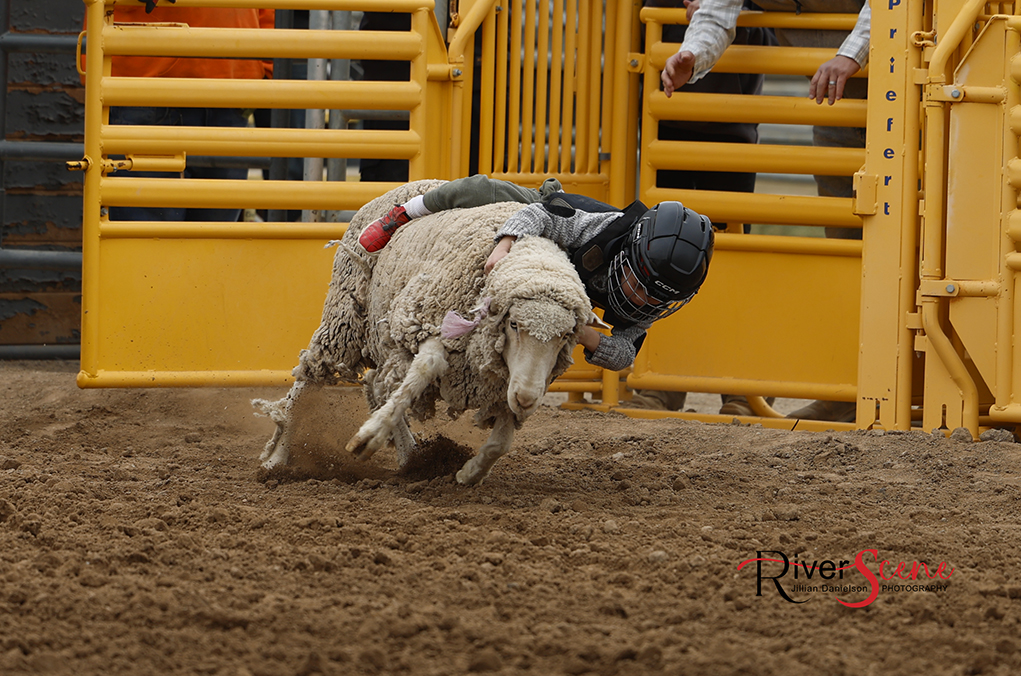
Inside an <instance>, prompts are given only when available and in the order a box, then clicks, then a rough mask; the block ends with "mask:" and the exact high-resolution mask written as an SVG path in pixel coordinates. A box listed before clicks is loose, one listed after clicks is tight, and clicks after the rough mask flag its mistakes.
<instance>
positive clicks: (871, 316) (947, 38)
mask: <svg viewBox="0 0 1021 676" xmlns="http://www.w3.org/2000/svg"><path fill="white" fill-rule="evenodd" d="M114 4H115V0H86V5H87V6H88V17H89V29H88V50H87V56H86V61H87V64H88V68H87V71H86V79H87V101H86V157H85V159H84V161H83V162H82V163H81V166H82V167H83V168H84V169H85V172H86V179H85V203H84V225H85V233H86V234H85V243H84V245H85V281H84V287H85V289H84V298H83V307H84V310H83V313H84V314H83V336H82V342H83V352H82V372H81V375H80V377H79V383H80V384H81V385H82V386H123V385H131V386H140V385H152V386H165V385H199V384H272V383H278V384H283V383H285V382H287V381H288V380H289V378H290V375H289V371H290V368H291V366H293V364H294V362H295V357H296V354H297V352H298V350H299V349H301V348H302V347H303V346H304V345H305V343H306V342H307V340H308V337H309V336H310V335H311V333H312V330H313V329H314V328H315V326H316V324H317V322H318V317H319V312H320V309H321V301H322V298H323V294H324V291H325V288H326V283H327V280H328V277H329V274H330V259H331V256H332V254H331V252H330V251H328V250H326V251H324V250H323V248H322V246H323V244H324V243H325V242H327V241H328V240H330V239H335V238H337V237H339V236H340V234H341V233H342V232H343V225H342V224H321V223H231V224H221V223H167V222H161V223H150V222H112V221H109V220H108V218H107V217H106V215H105V211H104V210H105V208H106V207H108V206H111V205H115V206H116V205H141V206H145V205H156V206H158V205H167V204H185V205H190V206H207V207H212V206H216V207H226V206H232V207H245V208H260V207H272V208H276V209H286V208H291V209H353V208H357V207H358V206H360V205H361V204H364V203H365V202H366V201H368V200H369V199H371V198H372V197H375V196H376V195H379V194H381V193H382V192H383V191H385V190H387V189H388V188H390V187H392V186H391V185H389V184H384V183H358V182H339V183H326V182H306V183H284V182H273V181H270V182H266V181H236V182H216V181H187V180H182V179H172V180H167V179H142V178H131V177H130V173H128V174H127V175H126V176H124V175H121V174H118V175H110V174H111V172H112V171H113V170H114V169H125V168H131V169H136V170H138V169H146V168H148V169H164V170H177V169H179V168H180V167H182V166H183V165H184V163H185V162H186V161H187V157H188V155H194V154H201V155H214V156H215V155H241V156H244V155H249V156H276V157H305V156H309V155H315V156H319V157H338V158H340V157H380V158H394V159H406V160H408V161H409V163H410V176H411V178H412V179H418V178H455V177H458V176H461V175H464V174H466V173H467V171H468V167H469V166H471V165H472V164H473V163H474V162H477V166H478V167H479V170H480V171H481V172H484V173H487V174H489V175H491V176H495V177H499V178H506V179H508V180H513V181H516V182H518V183H522V184H525V185H537V184H538V183H539V182H541V180H542V179H544V178H545V177H546V176H550V175H552V176H557V177H558V178H560V180H561V181H562V182H563V183H564V185H565V186H566V187H567V188H568V189H569V190H573V191H576V192H582V193H585V194H589V195H591V196H593V197H597V198H599V199H603V200H606V201H609V202H611V203H613V204H615V205H618V206H623V205H625V204H626V203H627V202H629V201H630V200H631V199H634V198H635V197H638V198H640V199H642V200H643V201H645V202H646V203H647V204H653V203H656V202H658V201H661V200H665V199H679V200H681V201H683V202H684V203H685V204H686V205H688V206H691V207H693V208H694V209H696V210H698V211H701V212H703V213H706V214H708V215H709V216H710V217H711V218H712V219H713V220H714V221H715V222H726V223H758V224H775V225H781V226H783V225H809V226H815V227H817V228H820V229H821V228H824V227H828V226H835V227H850V228H859V227H860V228H861V229H862V232H863V235H864V237H863V240H862V241H856V240H838V239H826V238H821V237H800V236H787V235H746V234H743V233H741V232H736V231H735V230H736V229H734V228H728V231H727V232H723V233H720V235H719V236H718V239H717V250H716V256H715V259H714V262H713V267H712V274H711V275H710V277H709V280H708V282H707V284H706V285H705V287H704V289H703V291H702V292H701V293H700V294H699V296H698V298H697V299H696V300H695V302H693V303H692V304H691V305H690V306H689V307H687V308H685V310H684V311H683V312H680V313H677V314H676V315H674V316H673V317H671V318H670V319H668V320H666V321H664V322H661V323H660V324H657V326H656V327H654V329H653V330H652V331H651V332H650V335H649V337H648V340H647V342H646V344H645V347H644V349H643V350H642V352H641V354H640V355H639V359H638V361H637V362H636V364H635V367H634V369H633V371H632V372H630V373H625V374H615V373H604V372H602V371H601V370H599V369H596V368H593V367H590V366H587V365H585V364H581V363H579V364H578V365H576V367H574V368H573V369H572V370H571V371H569V372H568V374H566V375H565V377H564V378H562V379H561V380H560V381H558V382H557V383H555V384H554V388H555V389H560V390H562V391H569V392H572V393H573V394H572V402H573V404H572V405H576V406H581V405H591V406H598V407H601V408H604V409H605V408H612V407H615V406H617V405H618V403H619V399H620V398H622V397H623V396H626V395H624V394H623V392H622V391H621V390H619V384H620V382H621V380H620V379H621V378H622V377H626V379H627V382H628V384H629V385H630V386H631V387H635V388H656V389H672V390H684V391H687V390H691V391H702V392H720V393H723V392H727V393H735V394H745V395H749V396H750V397H751V398H752V403H753V407H754V408H755V409H756V410H757V411H758V412H759V414H760V415H761V416H762V418H761V420H762V421H763V422H764V423H765V424H768V425H774V426H786V427H790V426H793V425H794V424H795V422H794V421H788V420H783V419H779V418H777V417H776V415H777V414H776V413H775V412H773V411H772V410H771V409H769V407H768V406H766V405H765V402H764V401H762V400H760V399H757V397H759V396H766V395H775V396H790V397H804V398H818V399H829V400H837V401H853V402H857V422H856V423H855V424H856V425H857V426H858V427H869V426H872V425H879V426H882V427H886V428H891V429H893V428H896V429H907V428H909V427H910V426H912V425H913V424H914V425H918V424H921V425H922V426H923V427H925V428H926V429H931V428H933V427H940V426H942V427H946V428H950V429H952V428H954V427H957V426H965V427H967V428H968V429H969V430H970V431H972V433H973V434H977V433H978V431H979V430H980V428H981V427H983V426H988V425H992V424H1008V425H1011V424H1015V423H1018V422H1021V401H1018V397H1017V395H1016V394H1015V392H1016V391H1018V386H1021V382H1019V381H1021V365H1019V364H1021V361H1019V360H1017V359H1015V358H1014V352H1015V349H1016V348H1015V341H1014V335H1015V333H1016V332H1017V328H1018V320H1017V316H1019V315H1018V313H1016V312H1015V304H1016V301H1015V300H1014V285H1015V274H1016V272H1017V270H1018V269H1021V262H1019V261H1021V253H1019V252H1018V245H1017V243H1018V241H1021V217H1019V216H1018V215H1017V214H1018V210H1017V204H1018V201H1017V199H1018V190H1019V188H1021V159H1018V154H1019V153H1018V134H1019V133H1021V122H1019V120H1021V113H1019V112H1018V110H1019V108H1018V103H1019V93H1018V80H1019V79H1021V66H1019V65H1018V64H1019V63H1021V60H1019V57H1018V49H1019V40H1018V32H1019V29H1021V18H1019V17H1018V16H1016V14H1015V12H1016V10H1015V8H1014V4H1013V3H994V4H989V3H984V2H981V1H980V0H968V1H961V0H955V1H949V0H948V1H945V2H936V3H926V2H923V1H918V0H890V1H889V2H885V3H881V4H878V5H876V6H874V7H872V12H873V20H872V21H873V29H872V49H871V64H872V69H871V72H870V73H868V76H869V97H868V102H866V101H864V100H850V99H845V100H843V101H840V102H838V104H837V105H834V106H832V107H830V106H818V105H816V104H815V103H814V102H813V101H810V100H807V99H800V98H792V97H777V96H754V97H743V98H742V99H740V100H735V99H734V98H732V97H726V96H720V95H711V94H695V93H687V92H683V91H682V92H678V93H677V94H675V95H674V97H672V98H670V99H667V98H666V97H665V96H664V95H663V93H662V92H661V91H659V73H660V70H661V69H662V67H663V64H664V62H665V60H666V58H667V57H668V56H669V55H670V53H671V52H672V51H674V50H675V49H676V45H672V44H668V43H664V42H662V39H661V37H662V26H663V25H665V24H670V23H683V22H684V21H685V19H684V11H683V10H668V9H641V8H640V7H639V6H638V5H637V4H636V3H634V2H627V1H626V0H606V2H602V3H599V4H595V3H592V2H590V1H586V0H552V1H551V2H542V3H540V2H528V1H525V0H511V1H510V2H507V3H496V2H495V1H494V0H476V1H475V2H465V3H461V4H460V5H459V6H458V8H457V9H458V11H457V12H456V13H454V14H453V15H452V17H451V19H452V21H451V26H450V27H449V28H447V31H446V33H445V32H444V30H443V29H441V27H440V26H438V25H437V23H436V20H435V17H434V15H433V12H432V2H431V0H358V1H356V0H304V1H303V2H291V1H290V0H267V1H266V2H258V1H257V0H178V3H177V4H178V6H183V7H188V6H192V7H200V6H201V7H206V6H208V7H241V6H244V7H276V8H281V9H283V8H299V7H300V8H305V9H307V8H312V9H340V10H387V11H398V12H404V13H408V14H410V15H411V17H412V21H411V30H410V31H406V32H404V33H387V34H373V33H371V32H361V33H360V32H356V31H346V32H341V33H339V34H338V33H324V32H320V31H286V30H280V31H240V30H238V31H226V30H225V29H202V28H198V27H188V26H181V25H175V26H169V25H157V26H142V25H131V26H118V25H114V24H113V23H112V20H111V10H112V8H113V6H114ZM854 19H855V17H854V16H852V15H819V14H816V15H811V14H803V15H800V16H799V15H795V14H785V13H781V12H762V13H746V14H744V15H743V16H742V19H741V22H742V23H743V24H745V25H765V26H782V27H787V28H816V29H818V28H825V29H847V28H850V27H851V26H852V25H853V23H854ZM642 24H644V25H645V29H646V36H645V43H644V47H642V46H641V45H640V42H639V34H640V30H639V29H640V26H641V25H642ZM476 35H478V39H477V40H476ZM227 38H229V39H227ZM125 54H140V55H146V54H152V55H157V54H158V55H172V56H173V55H176V56H186V55H190V56H209V57H233V58H271V57H283V56H287V57H291V58H312V57H320V58H323V57H327V58H333V57H335V58H341V57H343V58H354V57H357V58H379V59H391V60H403V61H407V62H408V63H410V65H411V68H410V71H411V75H410V77H409V79H408V80H407V81H404V82H328V83H324V82H293V81H257V82H242V81H194V80H189V81H175V80H172V79H167V78H162V79H160V80H138V79H129V78H116V77H111V76H110V66H109V63H110V62H109V59H110V58H111V57H112V56H114V55H125ZM832 56H833V53H832V51H831V50H813V49H799V48H791V47H750V46H735V47H732V48H731V49H730V50H728V52H727V53H726V54H725V55H724V58H723V59H722V60H721V61H720V63H719V64H718V65H717V69H718V70H723V71H730V72H741V71H748V70H754V71H757V72H764V73H777V74H786V75H801V76H810V75H811V74H812V73H813V72H814V71H815V69H816V68H817V66H818V65H819V64H820V63H821V62H823V61H825V60H827V59H829V58H830V57H832ZM749 64H753V65H749ZM863 75H864V74H863ZM473 91H476V92H477V93H478V103H477V104H473V96H472V92H473ZM640 92H641V94H640ZM141 105H173V106H185V105H192V106H223V107H227V106H233V107H246V108H252V107H268V108H296V109H302V108H326V109H336V108H340V109H344V108H370V109H371V108H376V109H391V110H392V109H400V110H406V111H408V114H409V118H410V122H409V126H410V129H409V130H408V131H403V132H396V131H395V132H372V131H364V130H354V129H340V130H323V131H314V130H291V129H288V130H279V129H276V130H267V129H236V130H214V131H208V130H202V129H188V128H184V129H180V130H174V129H168V128H160V127H130V126H111V125H109V124H107V113H108V110H109V107H110V106H141ZM473 115H474V119H475V120H476V121H475V122H472V120H473ZM660 120H708V121H721V122H722V121H735V122H759V123H772V124H785V125H818V124H822V125H829V126H837V127H861V126H865V127H866V128H867V141H868V143H867V149H866V150H860V149H848V148H836V149H834V148H817V147H792V146H783V145H768V144H759V145H751V146H749V145H742V146H740V147H738V146H733V145H729V144H711V143H694V142H678V141H665V140H660V139H659V138H658V137H657V124H658V122H659V121H660ZM475 129H477V132H478V133H477V148H478V150H477V154H476V155H474V156H473V153H472V151H471V148H472V145H473V138H472V132H473V130H475ZM639 139H640V141H639ZM121 155H123V156H125V159H124V160H119V159H111V157H116V156H121ZM670 169H695V170H710V171H726V170H734V169H740V170H743V171H756V172H771V173H783V174H804V175H811V174H826V175H838V176H851V175H854V179H855V188H856V191H855V196H854V197H853V198H832V197H814V196H797V195H781V194H735V193H711V192H703V191H697V192H696V191H677V190H667V189H663V188H657V187H655V186H656V172H657V171H660V170H670ZM585 392H588V393H591V396H593V397H594V399H593V401H592V402H590V403H584V402H582V401H581V393H585ZM641 415H667V414H641ZM669 415H679V416H687V417H694V416H693V415H692V414H683V413H672V414H669ZM701 417H703V418H705V419H710V420H711V419H716V418H714V417H713V416H701ZM798 425H799V427H800V428H808V429H812V428H815V429H818V428H823V427H826V428H838V427H841V425H840V424H837V423H816V424H813V423H809V422H807V421H803V422H802V423H798ZM845 426H846V427H849V426H851V425H845Z"/></svg>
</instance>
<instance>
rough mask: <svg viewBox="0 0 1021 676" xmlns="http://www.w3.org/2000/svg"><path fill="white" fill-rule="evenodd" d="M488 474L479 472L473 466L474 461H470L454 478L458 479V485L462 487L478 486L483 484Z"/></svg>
mask: <svg viewBox="0 0 1021 676" xmlns="http://www.w3.org/2000/svg"><path fill="white" fill-rule="evenodd" d="M486 474H488V472H479V471H478V470H477V469H475V468H474V467H473V466H472V461H471V460H469V461H468V462H466V463H465V464H464V467H462V468H461V469H459V470H458V471H457V474H455V475H454V478H455V479H457V483H459V484H461V485H462V486H478V485H479V484H481V483H482V480H483V479H485V478H486Z"/></svg>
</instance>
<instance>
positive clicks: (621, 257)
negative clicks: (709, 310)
mask: <svg viewBox="0 0 1021 676" xmlns="http://www.w3.org/2000/svg"><path fill="white" fill-rule="evenodd" d="M712 257H713V225H712V222H710V220H709V218H708V217H706V216H703V215H701V214H699V213H696V212H694V211H692V210H691V209H688V208H687V207H685V206H684V205H683V204H681V203H680V202H661V203H660V204H657V205H656V206H655V207H653V208H652V209H649V210H648V211H647V212H645V215H644V216H642V217H641V218H640V219H639V220H638V222H637V223H636V224H635V226H634V228H632V231H631V236H630V237H629V238H628V239H627V240H625V241H624V242H623V245H622V246H621V249H620V251H619V252H618V253H617V254H616V255H615V256H614V258H613V260H612V261H611V263H610V269H609V274H608V275H607V280H606V281H607V287H608V292H609V293H608V296H609V303H610V308H611V309H612V310H613V311H614V312H615V313H616V314H617V315H618V316H620V317H621V318H625V319H628V320H631V321H634V322H636V323H640V324H646V323H651V322H654V321H656V320H657V319H662V318H663V317H666V316H668V315H671V314H673V313H674V312H676V311H677V310H679V309H681V308H682V307H683V306H684V305H686V304H687V303H688V302H689V301H690V300H691V299H692V298H693V297H694V295H695V294H696V293H698V289H699V287H701V286H702V282H704V281H705V278H706V274H707V273H708V272H709V261H710V260H712Z"/></svg>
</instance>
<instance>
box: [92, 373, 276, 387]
mask: <svg viewBox="0 0 1021 676" xmlns="http://www.w3.org/2000/svg"><path fill="white" fill-rule="evenodd" d="M292 382H294V376H292V375H291V372H290V371H269V370H267V371H105V370H99V371H98V372H97V373H95V374H90V373H88V372H86V371H85V370H84V369H83V370H82V372H81V373H79V374H78V387H278V386H283V385H289V384H291V383H292Z"/></svg>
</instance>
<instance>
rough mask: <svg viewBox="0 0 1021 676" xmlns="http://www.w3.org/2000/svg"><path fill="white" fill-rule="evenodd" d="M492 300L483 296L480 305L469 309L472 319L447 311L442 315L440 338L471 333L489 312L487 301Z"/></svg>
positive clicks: (456, 336) (458, 336) (457, 336)
mask: <svg viewBox="0 0 1021 676" xmlns="http://www.w3.org/2000/svg"><path fill="white" fill-rule="evenodd" d="M492 300H493V299H492V298H484V299H483V300H482V304H481V305H479V306H478V307H477V308H473V309H472V310H470V312H472V313H474V314H475V319H473V320H468V319H465V318H464V317H462V316H461V315H459V314H457V313H456V312H454V311H453V310H450V311H449V312H447V314H446V316H444V317H443V324H442V325H441V326H440V338H460V337H461V336H466V335H468V334H469V333H471V332H472V330H473V329H474V328H475V327H476V326H478V325H479V323H480V322H481V321H482V320H483V319H485V318H486V316H487V315H488V314H489V303H490V301H492Z"/></svg>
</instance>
